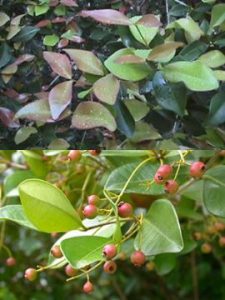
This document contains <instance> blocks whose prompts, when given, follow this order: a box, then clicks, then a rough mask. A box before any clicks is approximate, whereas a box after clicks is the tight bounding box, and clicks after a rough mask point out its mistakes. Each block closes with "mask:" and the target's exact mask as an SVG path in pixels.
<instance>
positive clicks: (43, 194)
mask: <svg viewBox="0 0 225 300" xmlns="http://www.w3.org/2000/svg"><path fill="white" fill-rule="evenodd" d="M19 194H20V200H21V203H22V205H23V209H24V212H25V214H26V216H27V218H28V219H29V220H30V222H31V223H32V224H33V225H34V226H35V227H37V228H38V229H39V230H40V231H43V232H64V231H69V230H73V229H77V228H79V227H81V226H82V223H81V220H80V218H79V216H78V214H77V213H76V211H75V210H74V208H73V206H72V205H71V203H70V202H69V200H68V199H67V198H66V196H65V195H64V193H63V192H62V191H61V190H60V189H58V188H56V187H55V186H53V185H52V184H50V183H48V182H47V181H44V180H40V179H28V180H25V181H24V182H22V183H21V184H20V185H19Z"/></svg>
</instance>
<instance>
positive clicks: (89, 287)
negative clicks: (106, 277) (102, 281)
mask: <svg viewBox="0 0 225 300" xmlns="http://www.w3.org/2000/svg"><path fill="white" fill-rule="evenodd" d="M93 290H94V287H93V284H92V283H91V282H90V281H87V282H86V283H85V284H84V285H83V291H84V293H86V294H90V293H91V292H93Z"/></svg>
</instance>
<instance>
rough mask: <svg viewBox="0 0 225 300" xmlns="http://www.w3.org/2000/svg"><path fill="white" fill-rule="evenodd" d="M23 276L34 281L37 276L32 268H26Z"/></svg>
mask: <svg viewBox="0 0 225 300" xmlns="http://www.w3.org/2000/svg"><path fill="white" fill-rule="evenodd" d="M24 277H25V278H26V279H27V280H29V281H34V280H35V279H36V278H37V271H36V270H35V269H33V268H29V269H26V271H25V273H24Z"/></svg>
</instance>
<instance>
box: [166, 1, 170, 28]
mask: <svg viewBox="0 0 225 300" xmlns="http://www.w3.org/2000/svg"><path fill="white" fill-rule="evenodd" d="M165 6H166V23H167V25H168V24H169V23H170V13H169V3H168V0H165Z"/></svg>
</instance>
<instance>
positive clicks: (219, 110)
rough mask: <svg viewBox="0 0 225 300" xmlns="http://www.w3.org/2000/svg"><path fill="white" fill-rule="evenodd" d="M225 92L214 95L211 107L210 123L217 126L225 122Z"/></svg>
mask: <svg viewBox="0 0 225 300" xmlns="http://www.w3.org/2000/svg"><path fill="white" fill-rule="evenodd" d="M224 97H225V93H224V92H223V91H221V92H219V93H217V94H216V95H215V96H214V97H212V99H211V102H210V108H209V123H210V124H212V125H214V126H217V125H219V124H222V123H224V122H225V102H224Z"/></svg>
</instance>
